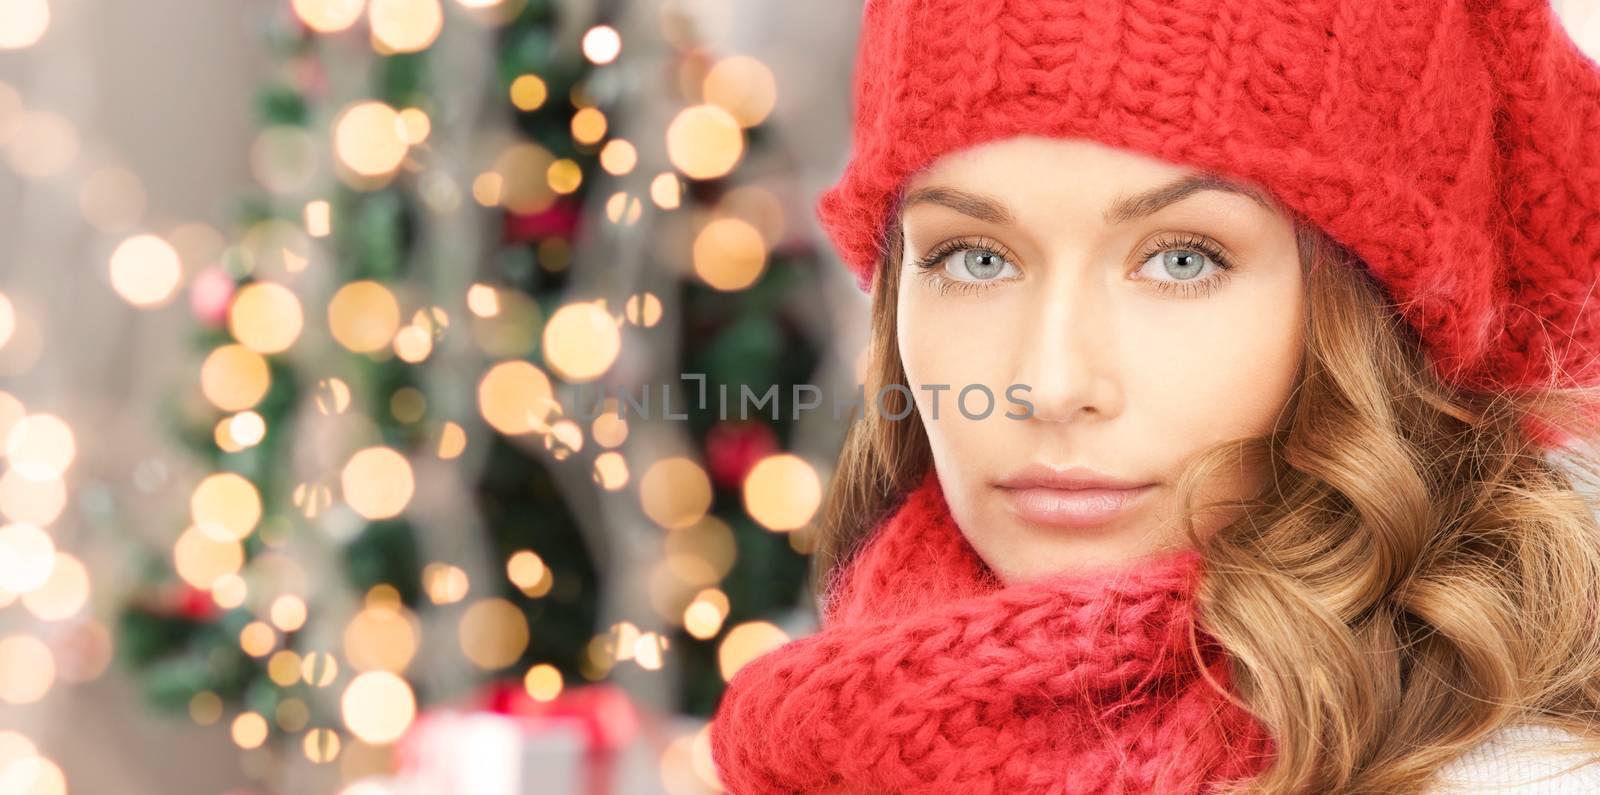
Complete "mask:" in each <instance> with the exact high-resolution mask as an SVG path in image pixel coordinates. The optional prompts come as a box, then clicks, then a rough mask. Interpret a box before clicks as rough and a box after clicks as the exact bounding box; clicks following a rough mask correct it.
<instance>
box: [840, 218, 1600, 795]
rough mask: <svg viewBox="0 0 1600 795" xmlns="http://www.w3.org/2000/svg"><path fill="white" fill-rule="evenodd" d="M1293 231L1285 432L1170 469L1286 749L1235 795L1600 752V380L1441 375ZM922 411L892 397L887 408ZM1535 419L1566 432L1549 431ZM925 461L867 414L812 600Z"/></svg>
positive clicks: (1307, 235)
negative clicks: (1477, 754)
mask: <svg viewBox="0 0 1600 795" xmlns="http://www.w3.org/2000/svg"><path fill="white" fill-rule="evenodd" d="M1295 225H1296V231H1297V236H1298V239H1299V244H1300V259H1301V265H1302V268H1303V272H1304V273H1305V275H1306V284H1307V302H1308V307H1309V310H1308V312H1307V313H1306V315H1307V317H1306V346H1307V347H1306V355H1305V356H1304V357H1302V373H1301V378H1300V380H1299V386H1298V388H1297V389H1296V391H1295V393H1294V394H1293V396H1292V397H1291V399H1290V400H1289V401H1288V402H1287V404H1286V405H1285V406H1284V408H1283V411H1282V413H1281V415H1280V417H1279V422H1278V424H1277V427H1276V428H1275V429H1274V431H1273V432H1272V433H1271V434H1270V435H1266V436H1258V437H1251V438H1244V439H1236V440H1232V441H1230V442H1227V443H1223V444H1219V445H1217V446H1215V447H1214V448H1211V449H1209V450H1207V451H1206V452H1205V453H1204V454H1202V455H1200V456H1197V457H1196V458H1195V460H1193V461H1192V462H1191V463H1190V464H1189V466H1188V467H1187V469H1186V470H1185V472H1184V473H1183V475H1182V477H1181V478H1180V479H1179V480H1178V482H1177V484H1176V487H1177V489H1178V492H1179V495H1180V499H1181V500H1182V504H1183V505H1184V506H1186V510H1188V511H1189V515H1188V516H1187V518H1186V520H1185V525H1186V533H1187V536H1188V539H1189V541H1190V543H1192V544H1193V545H1194V546H1195V547H1197V548H1199V549H1201V550H1202V551H1203V552H1204V555H1205V558H1206V560H1207V561H1208V563H1207V567H1208V569H1207V570H1208V576H1207V578H1206V580H1205V581H1204V584H1203V585H1202V587H1201V589H1200V592H1199V594H1198V597H1199V610H1200V613H1201V617H1202V618H1201V620H1202V623H1203V625H1204V628H1205V630H1206V631H1207V632H1208V633H1209V634H1211V635H1212V636H1213V637H1215V638H1216V639H1217V640H1218V641H1220V642H1221V643H1222V645H1223V646H1224V647H1225V648H1227V649H1228V650H1229V652H1230V656H1231V660H1232V662H1231V664H1232V668H1233V670H1232V673H1233V680H1234V686H1233V690H1232V691H1231V693H1229V696H1230V698H1235V699H1236V700H1237V701H1238V702H1239V703H1241V704H1242V705H1243V706H1244V707H1245V708H1246V709H1249V710H1250V711H1251V712H1252V713H1253V714H1254V715H1256V717H1257V718H1258V719H1259V720H1260V721H1261V722H1262V724H1263V725H1264V726H1265V727H1266V728H1267V729H1268V730H1269V731H1270V732H1271V734H1272V736H1273V738H1274V743H1275V746H1276V749H1277V754H1276V757H1275V760H1274V762H1273V763H1272V765H1271V766H1270V767H1269V768H1268V769H1266V770H1265V771H1264V772H1262V773H1261V774H1260V775H1259V776H1257V777H1255V778H1254V779H1251V780H1249V781H1246V782H1235V783H1234V785H1233V786H1232V787H1231V788H1229V789H1228V790H1226V791H1228V792H1237V793H1243V792H1255V793H1299V792H1315V793H1331V792H1338V793H1385V794H1387V793H1395V792H1422V791H1425V789H1426V787H1428V786H1430V785H1431V784H1432V783H1433V779H1434V777H1435V776H1436V774H1437V772H1438V770H1439V768H1440V767H1441V766H1442V765H1443V764H1445V763H1446V762H1448V761H1450V760H1451V759H1453V758H1454V757H1456V756H1457V755H1458V754H1460V753H1462V752H1463V751H1465V750H1466V749H1468V748H1469V747H1471V746H1472V745H1473V744H1475V743H1476V742H1478V741H1480V740H1483V739H1485V738H1486V737H1487V736H1488V735H1489V734H1490V733H1492V732H1494V731H1495V730H1496V729H1499V728H1501V727H1503V726H1506V725H1508V724H1512V723H1519V722H1533V723H1542V724H1546V725H1555V726H1558V727H1561V728H1564V729H1566V730H1568V731H1571V732H1573V733H1574V734H1576V735H1578V736H1579V737H1580V738H1581V740H1580V743H1581V745H1580V746H1579V750H1583V751H1585V752H1587V753H1588V754H1590V755H1600V615H1597V614H1600V523H1597V520H1596V510H1597V507H1600V506H1597V504H1596V501H1595V498H1594V497H1593V496H1590V495H1592V494H1594V493H1596V492H1597V491H1600V490H1596V489H1594V488H1592V485H1591V484H1593V481H1594V479H1595V476H1596V475H1597V474H1600V460H1597V459H1596V458H1595V457H1594V455H1593V454H1592V453H1590V452H1589V451H1588V450H1587V448H1586V446H1585V445H1586V444H1587V443H1588V442H1590V441H1593V440H1595V439H1600V421H1597V420H1596V419H1595V417H1596V416H1597V414H1600V412H1595V411H1594V410H1593V407H1594V406H1596V405H1597V404H1600V389H1594V390H1587V389H1573V388H1567V389H1557V388H1551V389H1538V390H1520V391H1517V392H1511V391H1500V392H1496V393H1479V392H1471V391H1467V390H1463V389H1458V388H1453V387H1452V386H1450V385H1447V384H1446V383H1443V382H1442V381H1441V380H1439V379H1438V378H1437V376H1436V374H1435V372H1434V370H1433V369H1432V368H1431V366H1430V365H1429V362H1428V359H1427V357H1426V355H1425V354H1424V351H1423V347H1422V345H1421V343H1420V341H1419V340H1418V339H1417V337H1416V334H1415V333H1414V330H1412V329H1411V327H1410V326H1409V325H1408V324H1407V323H1405V322H1404V321H1403V320H1402V319H1401V318H1400V317H1399V315H1398V314H1397V313H1396V311H1395V307H1394V305H1393V303H1392V302H1391V301H1390V300H1389V298H1388V296H1387V294H1386V292H1385V291H1384V290H1383V289H1382V288H1381V287H1380V286H1379V285H1378V284H1377V283H1376V282H1375V281H1374V280H1373V279H1372V277H1371V275H1370V273H1369V272H1368V271H1367V269H1366V267H1365V266H1364V265H1363V264H1362V263H1361V262H1360V261H1359V260H1358V259H1356V258H1355V257H1354V256H1353V255H1351V254H1350V253H1348V252H1347V251H1346V250H1344V249H1343V248H1342V247H1340V246H1339V245H1337V244H1336V243H1334V242H1333V241H1331V240H1330V239H1329V238H1327V237H1326V236H1325V235H1324V234H1323V233H1321V232H1320V231H1319V230H1318V229H1317V228H1316V227H1315V226H1314V225H1312V224H1310V223H1308V222H1305V221H1304V220H1303V219H1300V218H1298V217H1297V218H1296V219H1295ZM883 249H884V256H883V257H882V258H881V262H880V264H879V271H878V274H877V280H876V285H877V286H876V287H875V288H874V290H873V294H872V297H871V313H872V318H871V330H872V335H871V342H870V348H869V352H868V357H869V364H868V368H867V377H866V384H865V386H866V389H867V392H866V394H868V395H869V396H870V395H875V394H878V390H879V389H880V388H882V387H883V386H884V385H886V384H892V383H895V384H905V383H906V375H905V371H904V368H903V366H902V364H901V361H900V356H899V345H898V340H897V339H896V336H895V306H896V293H897V292H898V290H899V281H900V280H899V275H900V267H899V263H900V258H901V251H900V231H899V229H898V228H894V229H890V230H888V231H887V234H886V236H885V244H884V246H883ZM906 403H907V401H906V399H905V397H904V395H903V394H902V392H900V391H899V390H894V391H891V392H889V393H888V394H887V395H886V396H885V397H884V404H885V405H884V408H885V412H886V413H888V414H891V415H897V414H899V413H900V412H901V411H904V410H906V408H907V406H906ZM909 408H910V410H911V411H913V412H914V411H915V410H916V408H915V404H914V403H912V404H911V406H910V407H909ZM1530 418H1532V419H1535V420H1537V421H1540V422H1543V423H1544V424H1545V425H1546V427H1548V428H1552V429H1557V430H1559V431H1561V432H1562V433H1564V434H1565V439H1564V440H1563V443H1561V444H1544V445H1542V444H1540V443H1539V442H1538V441H1537V440H1536V439H1535V438H1534V437H1532V436H1531V435H1530V433H1529V429H1528V427H1527V425H1525V424H1524V422H1525V420H1528V419H1530ZM1241 461H1248V462H1253V463H1254V465H1258V466H1262V467H1263V468H1264V469H1263V471H1265V472H1267V473H1269V477H1268V478H1267V481H1268V483H1269V485H1268V486H1267V488H1266V489H1264V490H1263V493H1261V494H1258V495H1255V496H1253V497H1251V498H1250V499H1247V500H1242V501H1229V502H1225V503H1211V504H1208V505H1196V504H1195V496H1194V495H1195V494H1196V493H1197V487H1198V485H1199V484H1201V483H1204V482H1207V481H1208V480H1209V479H1210V478H1212V477H1214V476H1215V473H1219V472H1223V471H1227V468H1229V467H1234V466H1237V465H1238V464H1239V463H1240V462H1241ZM930 466H932V455H931V453H930V451H929V447H928V440H927V437H926V435H925V432H924V429H923V425H922V423H921V422H912V421H898V422H896V421H890V420H887V419H885V418H883V417H882V416H880V415H879V414H878V413H877V412H873V411H864V412H859V416H858V417H857V418H856V419H855V420H854V422H853V423H852V425H851V426H850V428H849V430H848V433H847V436H846V438H845V442H844V447H843V450H842V452H841V453H840V457H839V461H838V468H837V470H836V472H835V474H834V477H833V479H832V482H831V485H830V488H829V491H828V494H827V496H826V501H825V503H824V505H823V508H822V511H821V512H820V514H819V518H818V521H817V524H816V526H815V530H816V533H817V535H816V536H815V544H816V546H815V550H814V555H813V558H812V566H813V569H812V578H813V580H812V581H813V587H814V588H815V590H816V591H817V592H818V593H825V592H826V591H827V589H828V588H829V587H830V584H831V583H832V582H833V580H834V578H835V577H836V576H837V573H838V572H839V571H840V569H841V564H843V563H844V562H846V561H848V559H849V558H850V557H851V556H852V555H854V554H855V552H856V551H857V550H858V549H859V548H860V545H861V543H862V542H863V541H865V540H866V536H867V535H868V533H869V531H870V530H871V529H872V528H873V527H875V526H876V525H877V523H878V522H879V521H880V520H881V519H882V518H883V517H884V516H885V515H886V514H887V513H888V512H889V511H890V510H891V509H892V508H893V507H894V505H895V504H896V502H897V500H898V499H899V498H900V497H901V496H903V495H904V494H905V493H906V492H907V491H909V490H910V489H912V488H913V487H915V486H916V485H917V482H918V481H919V479H920V476H921V475H922V473H924V472H926V471H927V469H928V467H930ZM1585 486H1589V487H1590V491H1589V493H1588V494H1586V493H1585V492H1584V491H1583V488H1584V487H1585ZM1210 510H1225V511H1230V512H1232V513H1233V515H1235V516H1237V517H1238V518H1237V519H1235V520H1233V521H1231V522H1230V523H1228V524H1227V525H1226V526H1225V527H1223V528H1222V529H1221V530H1220V531H1218V532H1216V533H1215V534H1214V535H1212V536H1210V537H1208V538H1206V539H1204V540H1202V539H1200V538H1199V537H1198V535H1197V533H1196V531H1195V521H1194V518H1195V517H1196V516H1198V515H1200V514H1203V513H1205V512H1207V511H1210ZM1192 651H1193V652H1194V653H1195V654H1198V650H1197V649H1194V650H1192ZM1213 684H1216V683H1213ZM1224 692H1228V691H1224Z"/></svg>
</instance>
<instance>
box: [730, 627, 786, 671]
mask: <svg viewBox="0 0 1600 795" xmlns="http://www.w3.org/2000/svg"><path fill="white" fill-rule="evenodd" d="M788 642H789V636H788V634H787V633H785V632H784V631H783V630H782V629H779V628H778V626H777V625H776V624H773V623H771V622H767V621H746V622H745V623H743V624H739V625H738V626H735V627H734V628H733V629H730V630H728V634H727V636H726V637H724V638H723V639H722V643H721V645H719V646H717V667H718V668H720V669H721V671H722V679H723V681H729V680H731V679H733V675H734V674H736V673H738V672H739V669H740V668H743V667H744V666H745V665H746V664H747V663H749V662H750V661H751V660H754V659H755V658H757V657H760V656H761V655H763V654H766V653H767V652H769V651H772V650H773V649H776V648H778V647H779V646H782V645H783V644H785V643H788Z"/></svg>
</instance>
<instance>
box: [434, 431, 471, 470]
mask: <svg viewBox="0 0 1600 795" xmlns="http://www.w3.org/2000/svg"><path fill="white" fill-rule="evenodd" d="M466 449H467V432H466V431H465V430H464V429H462V427H461V426H460V425H458V424H456V423H454V422H446V423H445V424H444V425H443V426H441V427H440V428H439V451H438V452H439V459H440V460H442V461H449V460H451V459H454V458H460V457H461V454H462V453H463V452H465V451H466Z"/></svg>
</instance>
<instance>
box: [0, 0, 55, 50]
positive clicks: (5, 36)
mask: <svg viewBox="0 0 1600 795" xmlns="http://www.w3.org/2000/svg"><path fill="white" fill-rule="evenodd" d="M49 28H50V6H49V4H47V3H46V2H45V0H6V1H5V2H3V3H0V50H20V49H22V48H23V47H31V46H33V45H34V44H36V43H37V42H38V41H39V39H41V38H43V37H44V33H45V31H46V30H48V29H49Z"/></svg>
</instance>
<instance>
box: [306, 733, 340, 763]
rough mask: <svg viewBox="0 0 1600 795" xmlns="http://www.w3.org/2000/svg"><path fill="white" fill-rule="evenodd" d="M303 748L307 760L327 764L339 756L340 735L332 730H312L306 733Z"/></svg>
mask: <svg viewBox="0 0 1600 795" xmlns="http://www.w3.org/2000/svg"><path fill="white" fill-rule="evenodd" d="M302 747H303V748H304V749H305V752H306V758H307V759H309V760H311V761H312V762H313V763H315V764H319V765H320V764H327V763H328V762H332V761H333V760H334V759H336V758H338V756H339V733H338V732H335V731H333V730H332V729H312V730H311V731H309V732H306V739H305V741H304V742H303V744H302Z"/></svg>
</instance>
